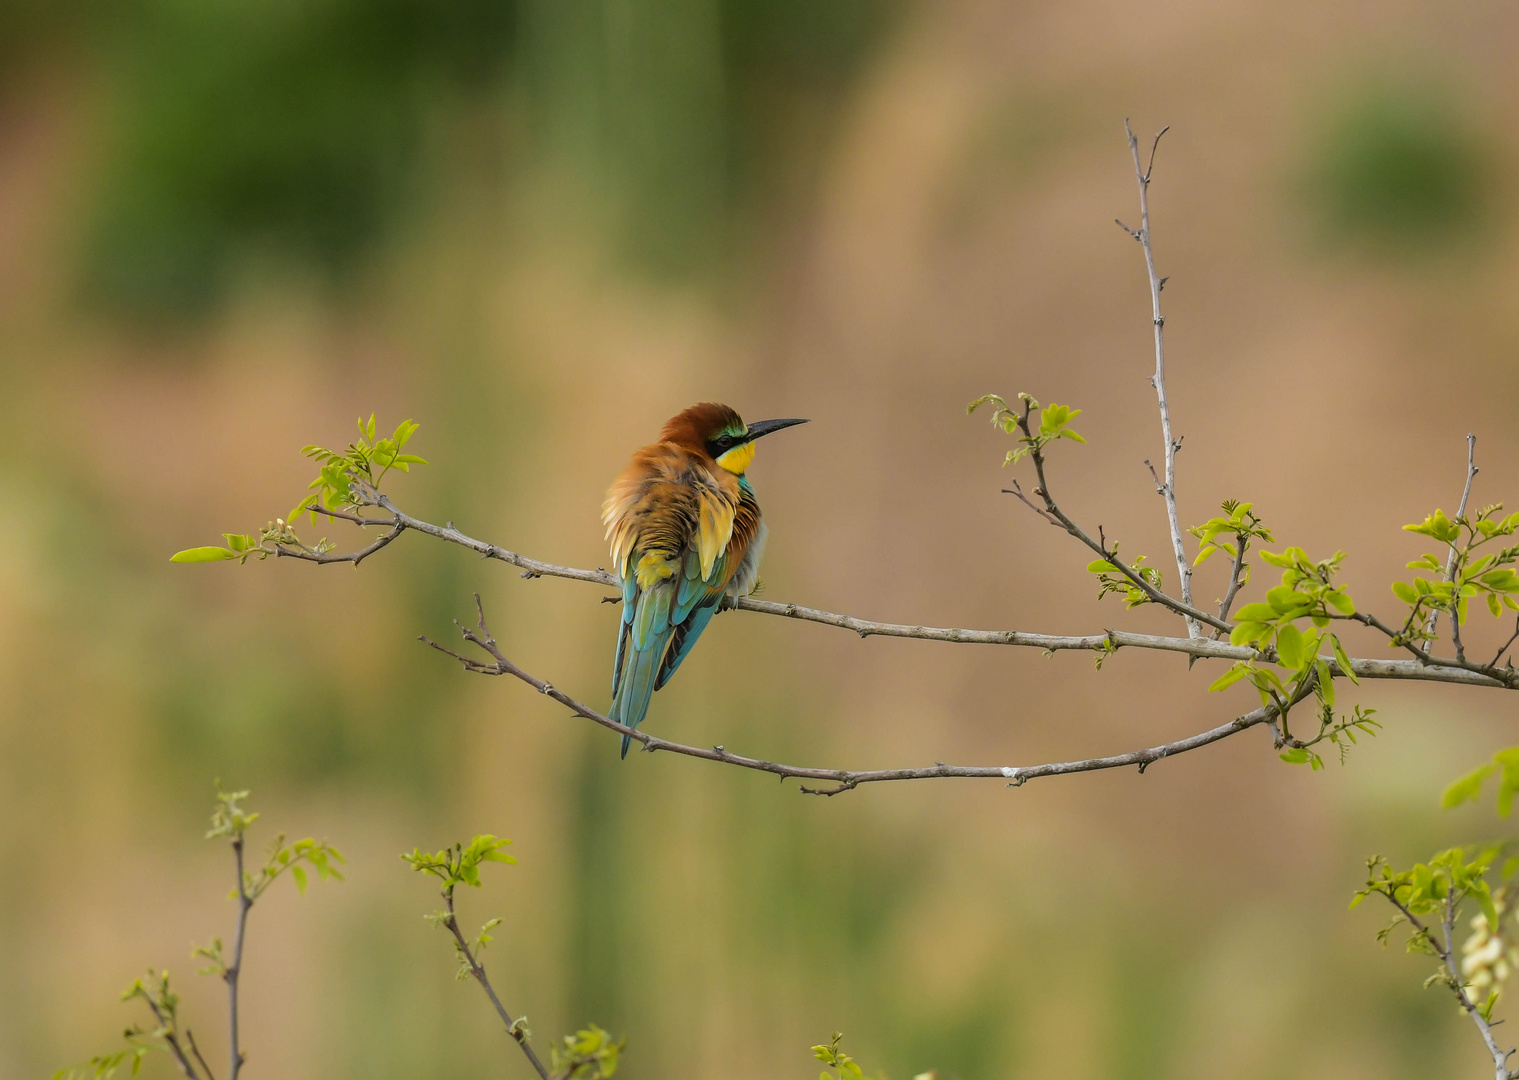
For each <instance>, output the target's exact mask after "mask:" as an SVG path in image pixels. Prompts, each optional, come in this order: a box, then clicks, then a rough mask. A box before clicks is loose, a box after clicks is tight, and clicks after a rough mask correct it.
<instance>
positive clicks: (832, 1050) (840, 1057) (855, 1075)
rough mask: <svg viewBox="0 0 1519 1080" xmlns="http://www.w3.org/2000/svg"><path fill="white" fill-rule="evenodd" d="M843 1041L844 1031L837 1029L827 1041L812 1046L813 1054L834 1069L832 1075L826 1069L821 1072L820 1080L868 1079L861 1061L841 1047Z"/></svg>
mask: <svg viewBox="0 0 1519 1080" xmlns="http://www.w3.org/2000/svg"><path fill="white" fill-rule="evenodd" d="M843 1041H844V1033H843V1032H842V1031H835V1032H834V1033H833V1038H832V1039H831V1040H829V1041H828V1042H827V1043H819V1044H818V1045H817V1046H814V1047H813V1048H812V1056H813V1057H815V1058H817V1060H819V1061H821V1062H822V1063H823V1064H824V1065H826V1066H827V1067H828V1068H829V1069H832V1070H833V1075H832V1076H829V1075H828V1072H827V1071H826V1070H825V1071H823V1072H821V1073H819V1074H818V1080H868V1078H867V1077H866V1076H865V1072H864V1070H862V1069H861V1068H860V1063H859V1062H857V1061H855V1059H854V1058H852V1057H850V1056H849V1055H848V1054H846V1053H844V1051H843V1050H841V1049H839V1044H841V1043H842V1042H843Z"/></svg>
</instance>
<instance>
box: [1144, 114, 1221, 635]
mask: <svg viewBox="0 0 1519 1080" xmlns="http://www.w3.org/2000/svg"><path fill="white" fill-rule="evenodd" d="M1123 130H1124V131H1125V132H1126V133H1127V134H1128V136H1129V153H1130V154H1132V155H1133V157H1134V177H1135V179H1136V180H1137V181H1138V183H1139V228H1137V229H1131V228H1129V227H1128V226H1127V225H1125V224H1124V223H1123V222H1122V221H1120V222H1118V227H1119V228H1121V229H1123V230H1124V232H1126V233H1128V234H1129V235H1130V236H1132V237H1133V238H1134V239H1135V240H1137V241H1139V246H1140V247H1142V248H1143V249H1144V253H1145V269H1146V270H1147V271H1148V272H1149V275H1150V321H1151V322H1152V323H1153V324H1154V326H1155V374H1154V375H1152V376H1151V377H1150V385H1152V386H1154V387H1155V396H1156V398H1157V399H1158V400H1159V402H1160V433H1161V437H1162V438H1164V439H1165V442H1166V457H1165V477H1164V479H1160V478H1157V479H1156V481H1155V488H1156V490H1157V491H1158V492H1159V493H1160V495H1161V497H1162V498H1164V499H1165V501H1166V521H1167V523H1168V524H1169V525H1170V528H1171V547H1172V549H1173V551H1174V552H1175V554H1176V571H1177V573H1178V574H1180V575H1181V602H1182V603H1183V604H1185V605H1186V606H1187V607H1191V606H1192V566H1191V564H1190V563H1189V562H1188V561H1187V549H1186V548H1185V546H1183V544H1182V539H1181V519H1180V518H1179V517H1178V516H1177V513H1176V451H1178V450H1180V449H1181V440H1180V439H1178V438H1176V437H1175V436H1173V435H1172V434H1171V405H1170V402H1169V401H1168V400H1167V399H1166V342H1165V325H1166V317H1165V316H1164V315H1162V314H1161V311H1160V292H1161V290H1162V289H1164V288H1165V287H1166V280H1167V279H1166V278H1163V277H1161V276H1160V275H1159V274H1158V273H1156V271H1155V251H1154V249H1153V248H1152V247H1151V245H1150V174H1151V173H1152V172H1153V171H1154V169H1155V150H1156V148H1157V147H1159V146H1160V137H1161V135H1164V134H1165V133H1166V132H1168V131H1170V130H1171V129H1170V127H1169V126H1167V127H1163V128H1161V129H1160V133H1159V134H1157V135H1156V136H1155V141H1154V142H1153V143H1152V144H1151V145H1150V161H1149V164H1148V165H1143V166H1141V165H1140V163H1139V140H1138V139H1137V138H1136V137H1135V135H1134V129H1133V128H1131V127H1130V126H1129V122H1128V121H1127V120H1125V121H1124V122H1123ZM1145 464H1146V465H1149V464H1150V463H1149V462H1145ZM1150 472H1151V475H1154V472H1155V469H1154V466H1151V467H1150ZM1220 617H1222V616H1220ZM1183 618H1185V619H1186V620H1187V636H1188V637H1194V638H1195V637H1200V636H1202V626H1201V625H1200V624H1199V622H1198V620H1197V619H1196V618H1194V617H1193V616H1191V615H1184V616H1183Z"/></svg>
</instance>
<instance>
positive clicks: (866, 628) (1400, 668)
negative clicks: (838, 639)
mask: <svg viewBox="0 0 1519 1080" xmlns="http://www.w3.org/2000/svg"><path fill="white" fill-rule="evenodd" d="M355 491H356V493H357V494H358V496H359V497H360V498H361V499H362V500H364V502H365V504H366V505H369V506H373V507H375V508H376V509H378V510H381V511H383V512H384V514H385V516H384V517H373V518H366V517H362V516H360V515H355V514H346V513H342V512H339V511H330V510H325V509H321V508H317V513H320V514H323V515H326V516H328V517H333V518H337V519H340V520H344V521H350V522H353V523H354V524H356V525H359V526H361V527H362V526H370V527H382V528H389V529H394V528H396V527H397V526H399V527H401V529H402V530H404V531H409V532H415V533H420V534H422V535H424V536H431V537H433V538H434V539H437V540H443V541H446V542H448V543H451V544H457V545H458V546H459V547H462V548H464V549H466V550H468V551H473V552H475V553H476V554H478V555H480V556H482V557H484V558H487V559H495V560H497V561H500V562H504V563H508V564H510V565H512V566H515V567H517V568H519V569H520V570H521V571H522V576H523V577H524V578H527V579H533V578H545V577H552V578H563V579H565V580H568V581H583V582H587V583H589V584H592V585H601V586H606V587H616V585H617V579H616V578H615V577H613V576H612V575H611V574H610V573H608V572H607V571H605V570H602V569H600V568H598V569H594V570H590V569H585V568H583V567H577V566H560V565H558V564H556V563H549V562H543V561H542V560H540V559H534V558H530V557H529V556H527V555H523V554H521V553H519V552H516V551H512V550H510V549H508V548H504V547H502V546H501V545H499V544H493V543H491V542H489V541H487V540H479V539H476V538H475V537H472V536H469V535H468V534H466V533H464V532H462V531H460V530H459V529H458V528H457V527H456V526H455V525H454V524H453V522H448V523H447V524H446V525H435V524H433V523H432V522H429V521H424V520H422V519H421V518H417V517H413V516H412V515H410V514H408V513H406V512H405V511H403V510H401V509H400V508H399V507H397V506H396V504H395V503H394V502H393V501H392V500H391V499H390V497H389V496H387V495H384V494H382V493H378V492H374V491H372V490H364V489H361V488H357V487H356V488H355ZM1036 509H1037V507H1036ZM1057 509H1058V507H1057ZM1063 527H1064V526H1063V525H1062V528H1063ZM1073 527H1074V528H1075V529H1076V530H1077V532H1076V534H1075V535H1077V536H1078V538H1080V539H1082V540H1083V542H1084V543H1087V545H1088V546H1089V547H1090V548H1092V550H1094V551H1096V552H1099V553H1106V554H1108V555H1111V552H1107V549H1106V548H1105V547H1104V546H1103V545H1102V544H1100V543H1099V542H1098V541H1096V540H1092V539H1091V538H1090V537H1088V536H1086V534H1085V533H1084V532H1082V531H1081V530H1080V527H1079V526H1075V525H1074V523H1073ZM327 561H328V562H329V563H330V562H339V561H342V560H338V559H329V560H327ZM1165 599H1167V600H1169V599H1170V598H1169V597H1166V598H1165ZM733 609H734V610H737V611H751V612H756V613H758V614H761V615H776V616H779V617H781V618H784V619H799V620H801V621H803V622H812V623H818V624H820V625H822V626H835V627H838V628H839V629H841V630H849V631H851V632H852V633H855V634H858V635H859V636H860V637H862V638H868V637H895V638H913V639H916V640H920V641H943V642H949V643H953V644H961V645H1013V646H1018V647H1022V648H1032V649H1040V650H1043V651H1045V652H1062V651H1067V650H1079V651H1084V652H1112V651H1114V650H1116V649H1125V648H1127V649H1143V650H1152V651H1157V652H1173V653H1182V654H1185V655H1187V656H1191V657H1195V658H1198V659H1217V660H1228V661H1231V662H1232V661H1236V660H1251V659H1256V660H1259V659H1269V658H1270V654H1262V653H1260V652H1259V651H1257V650H1255V649H1251V648H1248V647H1246V646H1240V645H1230V644H1229V643H1228V641H1226V640H1224V641H1216V640H1212V639H1210V638H1181V637H1166V636H1163V635H1158V634H1136V633H1130V632H1128V631H1124V630H1105V631H1103V632H1101V633H1097V634H1081V635H1070V634H1041V633H1031V632H1026V631H1019V630H974V629H962V628H959V627H947V626H923V625H912V624H908V623H891V622H877V621H874V620H871V619H862V618H859V617H858V616H854V615H843V614H838V613H836V612H832V611H823V610H821V609H818V608H811V607H804V606H802V605H800V604H791V603H781V602H778V601H774V600H757V599H754V598H753V597H747V596H746V597H740V598H739V599H738V600H736V601H735V602H734V604H733ZM1209 618H1210V620H1211V619H1212V616H1209ZM1210 625H1213V623H1212V622H1210ZM1231 628H1232V624H1230V623H1228V622H1223V623H1222V629H1223V631H1224V632H1225V633H1227V632H1228V631H1229V630H1230V629H1231ZM1384 629H1385V628H1384ZM1385 632H1386V633H1387V634H1388V635H1389V636H1391V635H1392V634H1394V633H1395V631H1393V630H1391V629H1385ZM1417 655H1418V656H1419V659H1416V660H1390V659H1389V660H1383V659H1371V658H1352V660H1351V671H1352V672H1353V673H1354V674H1355V676H1356V677H1357V678H1363V679H1399V680H1412V681H1418V682H1443V683H1459V684H1462V685H1465V686H1487V687H1494V688H1497V689H1514V688H1515V687H1516V686H1519V673H1511V672H1509V670H1508V669H1506V668H1497V667H1495V666H1493V665H1488V667H1486V668H1484V667H1482V666H1480V665H1475V664H1469V665H1468V666H1467V667H1466V668H1459V667H1455V666H1451V665H1450V662H1448V661H1445V660H1441V659H1439V658H1436V657H1432V656H1425V655H1424V654H1417ZM1330 664H1331V667H1332V668H1333V670H1334V672H1335V674H1337V675H1343V674H1345V673H1344V672H1343V671H1341V670H1340V667H1339V664H1338V662H1337V661H1333V660H1331V661H1330Z"/></svg>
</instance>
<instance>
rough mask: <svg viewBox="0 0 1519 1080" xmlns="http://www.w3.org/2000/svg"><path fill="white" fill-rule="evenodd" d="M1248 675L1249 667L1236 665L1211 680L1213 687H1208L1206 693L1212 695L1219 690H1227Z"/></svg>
mask: <svg viewBox="0 0 1519 1080" xmlns="http://www.w3.org/2000/svg"><path fill="white" fill-rule="evenodd" d="M1248 674H1250V666H1249V665H1248V664H1244V663H1237V664H1235V665H1234V666H1233V667H1232V668H1230V669H1229V670H1228V671H1226V672H1224V673H1223V674H1222V675H1220V676H1219V677H1218V678H1217V679H1214V680H1213V685H1212V686H1210V687H1208V693H1210V694H1212V693H1216V692H1217V691H1219V690H1227V689H1228V688H1229V687H1231V686H1233V685H1234V684H1235V683H1237V682H1239V681H1240V680H1241V679H1243V678H1244V677H1245V676H1246V675H1248Z"/></svg>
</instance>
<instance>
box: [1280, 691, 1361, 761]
mask: <svg viewBox="0 0 1519 1080" xmlns="http://www.w3.org/2000/svg"><path fill="white" fill-rule="evenodd" d="M1375 713H1376V710H1375V709H1367V708H1363V707H1362V706H1360V705H1357V706H1356V707H1355V708H1354V709H1353V710H1352V711H1351V712H1350V713H1348V714H1345V715H1340V716H1336V715H1335V712H1334V709H1333V708H1332V707H1331V706H1327V705H1323V704H1321V705H1320V707H1319V732H1318V734H1317V735H1315V736H1314V737H1313V738H1311V739H1308V740H1306V741H1304V740H1299V739H1294V740H1292V743H1293V745H1291V746H1288V747H1287V749H1285V750H1283V751H1282V752H1281V753H1280V754H1279V755H1277V756H1278V757H1280V758H1281V759H1282V760H1283V761H1285V762H1286V763H1287V764H1289V765H1307V766H1309V767H1310V768H1311V769H1312V770H1313V771H1314V772H1318V771H1319V770H1320V769H1322V768H1323V767H1324V759H1323V758H1322V757H1321V756H1320V755H1319V754H1318V753H1316V752H1315V751H1314V749H1313V748H1314V747H1315V746H1317V745H1318V744H1319V743H1322V742H1327V743H1329V744H1330V745H1331V746H1333V747H1334V748H1335V749H1336V750H1338V751H1339V754H1340V764H1341V765H1343V764H1345V758H1346V757H1347V756H1348V755H1349V753H1350V748H1351V747H1352V746H1354V745H1355V744H1356V743H1357V742H1359V741H1360V740H1358V739H1357V738H1356V732H1360V733H1361V734H1363V735H1372V736H1375V735H1376V733H1377V730H1378V729H1379V728H1380V727H1381V726H1382V725H1381V723H1380V722H1378V721H1376V720H1373V719H1372V716H1373V714H1375Z"/></svg>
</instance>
